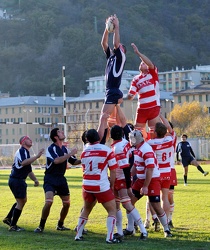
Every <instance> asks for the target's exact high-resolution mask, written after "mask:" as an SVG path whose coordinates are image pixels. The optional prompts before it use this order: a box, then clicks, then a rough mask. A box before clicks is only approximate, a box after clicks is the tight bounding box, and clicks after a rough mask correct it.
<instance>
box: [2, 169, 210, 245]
mask: <svg viewBox="0 0 210 250" xmlns="http://www.w3.org/2000/svg"><path fill="white" fill-rule="evenodd" d="M204 169H205V170H208V171H209V170H210V165H204ZM176 170H177V175H178V181H179V185H178V186H177V187H176V189H175V195H174V197H175V213H174V216H173V223H174V226H175V228H174V230H173V231H172V232H173V237H172V238H170V239H169V238H164V237H163V232H162V231H161V232H154V231H153V229H152V228H151V229H149V231H148V232H149V238H148V239H147V240H146V241H144V242H142V241H138V237H139V233H137V234H136V235H135V236H131V237H128V238H126V239H125V240H124V241H123V243H121V244H117V245H107V244H106V242H105V238H106V235H105V234H106V226H105V225H106V213H105V210H104V209H103V208H102V206H101V205H100V204H97V205H96V207H95V208H94V210H93V212H92V214H91V215H90V218H89V221H88V223H87V225H86V228H87V229H88V235H87V236H86V237H85V241H83V242H75V241H74V236H75V232H74V230H73V229H74V227H75V226H76V224H77V219H78V216H79V213H80V209H81V207H82V196H81V176H82V170H81V169H69V170H67V172H66V177H67V179H68V183H69V187H70V191H71V208H70V210H69V214H68V216H67V218H66V221H65V225H66V226H68V227H70V228H71V230H70V231H66V232H60V231H56V230H55V226H56V225H57V220H58V218H59V213H60V208H61V202H60V199H59V197H55V200H54V203H53V206H52V209H51V213H50V215H49V217H48V220H47V223H46V228H45V231H44V233H43V234H35V233H34V232H33V231H34V229H35V228H36V227H37V226H38V224H39V220H40V216H41V210H42V207H43V204H44V192H43V189H42V183H43V181H42V180H43V174H44V170H34V172H35V174H36V175H37V177H38V179H39V180H40V183H41V185H40V186H39V187H33V183H32V182H31V181H30V180H29V179H28V180H27V183H28V202H27V203H26V205H25V207H24V209H23V212H22V215H21V217H20V219H19V222H18V225H19V226H21V227H24V228H25V229H26V231H23V232H9V231H8V227H7V226H6V225H5V224H3V222H2V219H3V218H4V217H5V216H6V214H7V212H8V210H9V209H10V207H11V205H12V204H13V203H14V197H13V195H12V193H11V191H10V190H9V187H8V184H7V181H8V175H9V173H10V170H0V249H1V250H4V249H8V250H13V249H16V250H19V249H31V250H32V249H36V250H39V249H61V250H63V249H72V250H74V249H76V250H82V249H85V250H86V249H87V250H88V249H93V250H94V249H98V250H102V249H103V250H104V249H106V250H108V249H123V250H128V249H129V250H134V249H141V250H150V249H153V250H165V249H171V250H175V249H176V250H178V249H181V250H188V249H190V250H209V249H210V219H209V218H210V176H206V177H203V176H202V174H201V173H200V172H198V171H197V169H196V168H195V167H193V166H190V167H189V177H188V179H189V181H188V183H189V184H188V186H187V187H184V186H183V180H182V167H181V166H177V167H176ZM145 202H146V197H143V198H142V199H141V200H140V201H139V202H138V203H137V205H136V207H137V209H138V210H139V212H140V214H141V216H142V218H143V219H144V218H145ZM123 215H124V219H123V220H124V222H123V224H124V225H125V224H126V216H125V211H124V210H123Z"/></svg>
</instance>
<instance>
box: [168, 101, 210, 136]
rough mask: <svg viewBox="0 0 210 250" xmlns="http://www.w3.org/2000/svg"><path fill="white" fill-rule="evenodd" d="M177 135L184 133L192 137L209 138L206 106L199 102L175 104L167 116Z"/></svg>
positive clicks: (209, 126)
mask: <svg viewBox="0 0 210 250" xmlns="http://www.w3.org/2000/svg"><path fill="white" fill-rule="evenodd" d="M169 120H171V122H172V123H173V126H174V129H175V131H176V133H177V135H178V136H179V135H181V134H182V133H186V134H188V135H189V136H192V137H209V136H210V117H209V115H208V110H207V107H206V106H201V105H200V103H199V102H197V101H193V102H191V103H188V102H184V103H183V104H182V106H181V105H179V104H176V105H175V106H174V109H173V110H172V111H171V113H170V114H169Z"/></svg>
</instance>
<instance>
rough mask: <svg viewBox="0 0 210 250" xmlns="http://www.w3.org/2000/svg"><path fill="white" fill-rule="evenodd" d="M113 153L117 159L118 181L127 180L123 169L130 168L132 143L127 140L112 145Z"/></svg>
mask: <svg viewBox="0 0 210 250" xmlns="http://www.w3.org/2000/svg"><path fill="white" fill-rule="evenodd" d="M111 147H112V151H113V152H114V155H115V158H116V160H117V163H118V168H117V170H116V179H118V180H122V179H125V175H124V172H123V168H127V167H129V165H130V164H129V154H130V151H129V150H130V148H131V146H130V143H129V142H128V141H127V140H126V139H122V140H119V141H115V142H114V143H113V144H112V145H111Z"/></svg>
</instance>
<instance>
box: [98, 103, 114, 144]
mask: <svg viewBox="0 0 210 250" xmlns="http://www.w3.org/2000/svg"><path fill="white" fill-rule="evenodd" d="M115 105H116V104H106V103H104V105H103V107H102V110H101V116H100V119H99V126H98V129H97V131H98V134H99V137H100V140H102V138H103V136H104V130H105V129H106V128H107V123H108V119H109V117H110V115H111V114H112V113H113V111H114V109H115ZM115 122H116V121H115Z"/></svg>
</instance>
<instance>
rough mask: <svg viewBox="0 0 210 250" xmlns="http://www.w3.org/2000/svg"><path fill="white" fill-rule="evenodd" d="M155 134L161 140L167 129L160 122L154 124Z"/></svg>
mask: <svg viewBox="0 0 210 250" xmlns="http://www.w3.org/2000/svg"><path fill="white" fill-rule="evenodd" d="M155 132H156V134H157V137H158V138H163V137H164V136H165V135H166V133H167V127H166V126H165V125H164V124H163V123H162V122H157V123H156V124H155Z"/></svg>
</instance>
